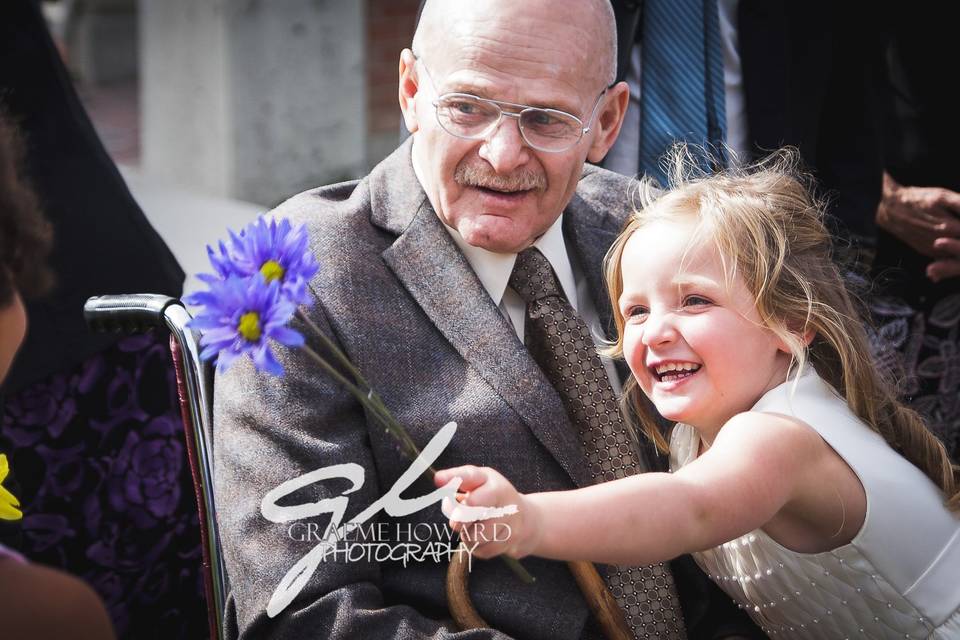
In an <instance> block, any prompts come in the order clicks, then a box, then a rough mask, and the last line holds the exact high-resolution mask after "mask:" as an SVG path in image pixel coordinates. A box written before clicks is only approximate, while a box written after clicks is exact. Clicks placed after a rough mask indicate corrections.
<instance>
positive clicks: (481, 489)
mask: <svg viewBox="0 0 960 640" xmlns="http://www.w3.org/2000/svg"><path fill="white" fill-rule="evenodd" d="M456 477H459V478H462V479H463V483H462V484H461V485H460V491H462V492H464V493H463V494H462V497H461V498H458V502H457V503H451V502H449V501H447V500H445V501H444V504H443V513H444V515H446V516H447V517H448V518H450V528H451V529H453V530H454V531H459V532H460V539H461V540H463V541H464V542H465V543H466V544H467V546H468V547H470V548H471V549H472V550H473V551H472V552H473V555H474V556H476V557H478V558H482V559H487V558H493V557H494V556H498V555H500V554H507V555H508V556H511V557H514V558H522V557H524V556H526V555H529V554H530V553H532V552H533V550H534V549H535V548H536V544H537V540H538V539H539V537H540V533H541V526H540V517H539V515H538V512H537V511H536V509H535V508H534V506H533V505H532V504H531V503H530V501H529V500H528V499H527V498H526V497H525V496H524V495H523V494H521V493H519V492H518V491H517V490H516V489H515V488H514V487H513V485H512V484H510V481H509V480H507V479H506V478H504V477H503V475H501V474H500V473H499V472H497V471H495V470H493V469H490V468H489V467H475V466H472V465H467V466H463V467H455V468H452V469H444V470H442V471H438V472H437V474H436V475H435V476H434V479H433V480H434V483H435V484H436V485H437V486H438V487H441V486H443V485H445V484H446V483H447V482H449V481H450V480H452V479H454V478H456ZM474 545H476V548H474Z"/></svg>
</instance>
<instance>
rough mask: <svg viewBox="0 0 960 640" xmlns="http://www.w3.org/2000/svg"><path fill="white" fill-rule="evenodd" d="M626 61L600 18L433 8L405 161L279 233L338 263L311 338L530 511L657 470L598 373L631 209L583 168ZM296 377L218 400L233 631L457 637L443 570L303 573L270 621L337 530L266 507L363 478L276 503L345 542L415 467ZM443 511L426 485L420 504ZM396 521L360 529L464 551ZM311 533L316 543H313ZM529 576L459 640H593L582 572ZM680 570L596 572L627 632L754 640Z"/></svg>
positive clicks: (411, 95) (606, 372)
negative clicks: (341, 473) (607, 258)
mask: <svg viewBox="0 0 960 640" xmlns="http://www.w3.org/2000/svg"><path fill="white" fill-rule="evenodd" d="M615 60H616V36H615V25H614V19H613V14H612V11H611V9H610V6H609V3H608V1H607V0H590V1H585V0H565V1H557V0H525V1H524V2H515V1H513V0H482V1H480V0H443V1H440V0H433V1H431V2H428V3H427V4H426V6H425V7H424V10H423V15H422V18H421V21H420V24H419V26H418V29H417V33H416V36H415V38H414V45H413V50H412V51H411V50H404V51H403V52H402V53H401V55H400V86H399V96H400V105H401V108H402V110H403V115H404V119H405V122H406V125H407V127H408V128H409V129H410V131H411V132H412V134H413V135H412V136H411V139H410V140H408V141H407V142H406V143H405V144H404V145H403V146H401V147H400V148H399V149H397V151H396V152H394V153H393V154H392V155H391V156H390V157H389V158H387V159H386V160H385V161H384V162H382V163H381V164H380V165H379V166H377V167H376V168H375V169H374V170H373V171H372V172H371V174H370V175H369V176H367V177H366V178H364V179H363V180H360V181H359V182H350V183H344V184H339V185H334V186H330V187H324V188H320V189H316V190H313V191H309V192H307V193H304V194H301V195H299V196H296V197H295V198H293V199H291V200H289V201H288V202H286V203H285V204H283V205H281V206H280V207H279V208H278V209H277V210H276V211H275V212H273V215H274V216H276V217H285V218H289V219H290V220H291V221H292V222H294V223H295V224H299V223H305V224H306V225H307V226H308V229H309V233H310V241H311V247H312V250H313V251H314V252H315V253H316V256H317V258H318V259H319V261H320V263H321V269H320V272H319V274H318V275H317V276H316V279H315V280H314V282H313V286H314V288H315V290H316V291H317V292H318V295H319V298H320V300H319V304H318V305H316V306H314V307H313V308H312V309H311V311H310V314H311V316H312V319H313V321H314V322H315V323H316V325H317V326H318V327H319V328H320V330H322V331H324V332H325V333H326V334H327V335H328V336H330V338H332V339H333V340H335V341H336V342H337V343H338V344H339V345H340V346H341V347H342V348H343V350H344V351H345V352H346V353H347V354H348V355H349V357H350V358H351V359H352V361H353V362H354V364H355V365H356V366H357V367H358V368H359V370H360V371H361V372H363V374H364V375H365V376H366V378H367V379H368V380H369V382H370V383H371V385H372V386H373V388H375V389H376V390H377V392H378V393H379V395H380V396H381V397H382V398H383V400H384V402H385V403H386V405H387V406H388V407H389V408H390V410H391V411H392V412H393V414H394V415H395V416H396V417H397V419H398V420H399V422H400V423H401V424H403V425H405V426H406V428H407V430H408V431H409V433H410V435H411V437H412V438H413V440H414V441H415V442H416V443H417V444H418V446H420V447H423V446H424V445H425V444H426V443H427V442H429V441H430V440H431V438H432V437H433V436H434V435H435V434H436V433H437V432H438V430H439V428H440V427H441V426H442V425H443V424H444V423H446V422H448V421H456V422H457V423H458V431H457V432H456V435H455V437H454V438H453V440H452V441H451V442H450V443H449V445H448V446H447V447H446V449H445V450H444V451H443V452H442V454H441V457H440V458H439V461H438V462H439V463H440V464H442V465H444V466H455V465H459V464H464V463H474V464H487V465H491V466H495V467H496V468H498V469H502V470H504V472H505V473H507V474H508V475H509V476H510V477H511V479H512V480H513V481H514V482H515V483H516V485H517V486H518V487H519V488H521V490H532V489H561V488H569V487H572V486H575V485H584V484H589V483H592V482H595V481H597V480H598V479H601V478H604V477H607V478H612V477H618V476H622V475H624V474H626V473H635V472H640V471H642V470H645V469H649V468H650V467H651V466H652V465H656V464H657V462H656V460H654V459H653V457H652V456H651V455H650V454H649V451H647V450H646V448H645V447H643V446H640V445H639V444H638V443H636V442H635V441H634V440H632V439H631V438H630V437H629V435H628V432H627V431H626V430H625V429H624V426H623V423H622V420H621V419H620V417H619V414H618V412H617V407H616V402H615V396H614V393H613V391H612V389H611V381H612V382H613V384H615V385H619V377H618V374H617V371H616V370H615V368H614V367H613V366H612V365H610V364H609V363H607V364H606V365H604V364H603V363H601V361H600V360H599V358H598V357H597V356H596V352H595V349H594V344H593V342H592V341H591V340H590V335H591V333H592V334H593V335H595V336H596V335H600V334H601V332H602V330H603V328H605V327H607V326H609V323H608V319H609V314H610V310H609V302H608V301H607V300H606V297H605V294H604V287H603V284H602V277H601V261H602V258H603V255H604V253H605V251H606V249H607V247H608V246H609V244H610V242H611V241H612V240H613V238H614V237H615V235H616V233H617V231H618V229H619V227H620V225H621V221H622V220H623V218H624V216H625V215H626V214H627V212H628V211H629V209H630V204H629V183H628V181H627V180H626V179H624V178H621V177H619V176H616V175H615V174H612V173H609V172H606V171H603V170H600V169H596V168H593V167H589V168H585V167H584V163H585V161H586V160H590V161H591V162H597V161H599V160H601V159H602V158H603V156H604V155H605V154H606V152H607V150H608V149H609V148H610V146H611V145H612V144H613V141H614V139H615V138H616V136H617V133H618V131H619V128H620V125H621V121H622V119H623V114H624V110H625V108H626V104H627V99H628V96H627V87H626V85H625V84H624V83H618V84H613V81H614V73H615V66H616V64H615ZM585 323H586V324H585ZM595 339H596V338H595ZM525 344H526V345H528V347H525ZM283 364H284V366H285V368H286V371H287V373H286V375H285V377H283V378H282V379H279V380H278V379H276V378H270V377H267V376H263V375H260V374H257V373H256V372H254V371H253V369H252V367H251V366H249V363H245V364H241V365H237V366H236V367H235V368H234V369H231V370H230V371H229V372H228V373H227V374H225V375H223V376H220V377H218V379H217V393H216V402H215V422H216V426H215V431H216V434H217V438H218V440H217V443H216V455H217V487H216V490H217V494H218V500H219V503H218V510H219V515H220V518H221V523H222V524H221V526H222V537H223V546H224V551H225V554H226V561H227V568H228V572H229V578H230V582H231V596H230V605H229V607H228V620H227V629H228V632H229V635H231V636H241V637H249V638H253V637H256V638H260V637H270V638H306V637H317V636H319V637H326V638H414V637H417V638H419V637H424V638H425V637H431V638H437V637H446V635H447V634H453V633H454V632H455V631H456V627H455V625H454V623H453V621H452V620H451V619H450V614H449V613H448V610H447V601H446V596H445V592H444V575H445V572H446V568H447V558H446V557H444V558H443V559H442V560H441V561H436V560H435V559H433V558H420V559H416V560H411V559H409V558H405V560H400V559H397V558H396V557H394V559H393V560H392V561H388V562H376V561H375V560H376V558H372V557H371V556H370V555H364V556H363V557H359V556H357V557H352V556H348V555H347V554H343V555H331V556H328V557H327V558H325V559H323V560H322V561H320V562H319V564H317V566H316V570H315V571H314V572H313V573H312V574H310V573H309V571H308V572H307V574H304V576H307V575H309V578H307V579H306V580H305V581H304V582H303V584H299V583H297V584H296V585H295V586H296V588H294V589H292V593H293V595H292V597H291V598H290V599H287V600H283V599H281V600H279V601H278V600H277V599H276V598H275V599H274V600H272V601H271V596H272V594H274V592H275V590H276V589H277V586H278V584H279V583H280V582H281V579H283V577H284V576H285V575H286V574H287V572H288V570H290V569H291V567H293V566H294V565H296V564H297V563H298V561H300V559H301V558H303V557H304V556H305V555H307V554H308V553H309V552H310V551H311V549H312V548H314V546H315V545H317V543H318V540H319V539H320V538H321V537H322V534H323V531H324V528H325V527H326V526H327V523H328V522H329V520H330V518H329V517H326V516H320V517H316V518H314V519H313V521H311V522H309V523H303V522H298V523H294V524H295V525H297V526H296V527H295V526H292V525H291V524H289V523H274V522H271V521H269V520H268V519H266V518H265V517H264V515H263V513H262V512H261V501H262V500H263V498H264V496H265V494H267V492H269V491H271V490H272V489H274V488H275V487H277V486H279V485H281V484H282V483H284V482H286V481H289V480H292V479H294V478H298V477H300V476H302V475H304V474H307V473H309V472H312V471H314V470H317V469H319V468H326V467H329V466H330V465H334V464H347V463H355V464H359V465H362V467H363V469H364V470H365V475H364V477H363V479H362V484H360V483H354V484H353V485H352V486H351V484H350V483H349V482H347V481H345V480H339V479H332V480H331V479H327V480H325V481H322V482H319V481H318V482H314V483H312V484H308V485H307V486H305V487H303V488H301V489H300V490H299V491H297V492H296V494H294V495H291V496H288V497H287V498H285V499H284V500H282V501H281V502H280V504H281V505H286V506H291V505H303V504H307V503H310V502H315V501H319V500H321V499H337V498H338V499H340V500H341V505H345V508H346V514H345V516H344V518H343V521H344V522H346V521H347V520H348V519H350V518H352V517H354V516H355V515H356V514H357V513H358V512H360V511H361V510H362V509H366V508H367V507H368V506H369V505H371V504H372V503H374V502H375V501H376V500H378V499H379V498H380V497H381V496H382V495H383V494H384V493H386V492H387V491H388V490H389V489H390V488H391V487H392V486H394V484H395V483H396V482H397V480H398V478H400V477H401V475H402V474H403V473H404V471H405V470H406V468H407V467H408V465H409V464H410V461H409V460H407V459H405V458H404V457H403V456H402V455H401V454H400V453H399V452H398V451H397V447H396V445H395V443H394V441H393V440H392V439H391V437H390V436H389V435H387V434H385V433H384V431H383V429H382V427H380V426H379V425H378V423H377V422H376V421H375V420H374V419H373V417H372V416H370V415H367V414H365V412H364V411H363V409H362V408H361V406H360V404H359V403H358V402H356V401H355V400H354V399H353V397H352V396H350V395H349V394H348V393H347V391H346V390H345V389H344V388H342V387H341V386H340V385H338V384H337V383H336V382H335V381H333V380H332V379H331V378H330V377H329V376H327V375H325V374H324V373H323V372H322V370H320V369H319V368H318V367H317V366H316V365H315V364H314V363H313V362H312V361H310V360H309V359H308V358H306V357H304V355H303V354H302V352H300V351H298V350H290V351H287V352H285V353H284V354H283ZM358 485H359V486H358ZM431 490H432V485H431V484H430V482H429V480H428V479H427V478H425V477H424V478H421V479H420V480H419V481H418V483H417V484H414V485H413V486H412V487H411V488H409V489H408V490H407V491H406V492H405V493H404V497H407V498H409V497H414V496H419V495H424V494H427V493H429V492H430V491H431ZM379 515H380V518H379V520H378V521H377V522H376V523H375V524H376V526H374V525H373V524H372V521H371V522H367V523H366V528H364V529H361V531H363V535H362V539H363V540H364V541H366V542H370V540H371V539H375V540H376V543H377V544H380V545H381V548H383V547H384V546H385V547H390V548H393V549H396V548H398V547H400V548H402V545H403V544H405V543H408V542H416V543H424V542H426V541H427V540H428V539H429V540H431V541H434V540H435V541H438V542H443V541H444V540H445V538H444V536H443V532H444V528H443V523H444V522H445V519H444V517H443V516H442V515H441V513H440V509H439V508H438V506H437V505H432V506H431V507H430V508H427V509H423V510H419V511H417V512H415V513H412V514H407V515H405V516H399V517H389V516H387V515H386V514H384V513H381V514H379ZM305 524H313V525H314V528H313V531H315V532H317V531H319V532H320V535H319V536H309V535H305V534H307V533H309V532H310V531H311V529H310V528H309V527H306V526H303V525H305ZM354 542H356V540H354ZM524 564H525V566H526V568H527V569H528V570H529V571H530V573H532V574H533V575H534V576H535V577H536V579H537V581H536V583H535V584H532V585H527V584H524V583H523V582H521V581H520V580H518V579H517V577H516V576H515V575H513V574H512V573H511V572H510V571H509V570H507V568H506V567H505V565H504V564H503V563H501V562H499V561H489V562H480V561H476V562H474V563H473V569H472V573H471V577H470V593H471V596H472V599H473V602H474V604H475V606H476V608H477V609H478V611H479V613H480V614H481V615H482V616H483V617H484V618H485V619H486V621H487V622H488V623H489V624H490V625H491V626H492V627H494V628H495V629H496V631H492V630H487V631H474V632H471V633H470V634H469V635H464V636H462V637H505V636H504V634H506V635H507V636H518V637H524V638H550V639H557V638H570V639H573V638H584V637H596V636H597V632H598V631H597V623H596V622H595V621H594V620H593V618H592V616H591V615H590V613H589V610H588V607H587V605H586V603H585V600H584V598H583V596H582V595H581V593H580V591H579V590H578V588H577V586H576V583H575V581H574V579H573V577H572V576H571V574H570V572H569V571H568V569H567V567H566V565H563V564H560V563H556V562H549V561H544V560H539V559H530V560H527V561H525V562H524ZM676 566H677V567H679V568H678V569H676V570H674V571H671V568H670V567H668V566H653V567H643V568H621V567H603V568H601V572H602V573H603V575H604V577H605V579H606V580H607V582H608V584H609V585H610V586H611V590H612V592H613V594H614V596H615V597H616V598H617V601H618V602H619V603H620V605H621V606H622V607H623V610H624V613H625V616H626V619H627V622H628V624H629V626H630V627H631V628H632V630H633V632H634V634H635V635H636V636H637V637H649V638H655V637H656V638H683V637H687V634H688V632H689V636H690V637H726V636H727V635H729V634H731V633H735V632H736V631H737V629H738V628H737V627H730V626H725V625H728V623H729V619H728V617H727V612H726V611H722V612H718V607H717V606H714V605H715V604H716V603H715V601H712V600H711V598H712V597H713V595H712V593H711V592H709V591H708V590H707V589H708V588H707V587H706V586H705V578H704V577H703V576H702V575H698V574H696V573H695V572H692V571H691V568H690V566H689V565H682V566H681V565H680V564H676ZM678 594H679V598H678ZM681 600H682V608H681ZM278 602H279V603H280V604H278ZM723 604H724V603H720V605H719V606H720V608H722V606H723ZM725 604H727V605H728V604H729V603H725ZM734 624H737V623H734ZM458 637H461V636H458Z"/></svg>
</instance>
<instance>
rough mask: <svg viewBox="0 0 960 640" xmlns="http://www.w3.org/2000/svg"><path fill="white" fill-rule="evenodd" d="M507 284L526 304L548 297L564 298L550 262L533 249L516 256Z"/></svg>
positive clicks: (537, 250)
mask: <svg viewBox="0 0 960 640" xmlns="http://www.w3.org/2000/svg"><path fill="white" fill-rule="evenodd" d="M508 284H509V285H510V287H511V288H512V289H513V290H514V291H516V292H517V294H518V295H519V296H520V298H522V299H523V301H524V302H526V303H527V304H530V303H531V302H534V301H536V300H541V299H543V298H548V297H550V296H557V297H558V298H563V297H564V295H563V291H562V290H561V289H560V283H559V282H557V276H556V274H555V273H554V272H553V267H551V266H550V262H549V261H548V260H547V258H546V257H545V256H544V255H543V254H542V253H540V250H539V249H535V248H533V247H530V248H529V249H524V250H523V251H521V252H520V253H518V254H517V262H516V263H515V264H514V265H513V272H512V273H511V274H510V281H509V283H508Z"/></svg>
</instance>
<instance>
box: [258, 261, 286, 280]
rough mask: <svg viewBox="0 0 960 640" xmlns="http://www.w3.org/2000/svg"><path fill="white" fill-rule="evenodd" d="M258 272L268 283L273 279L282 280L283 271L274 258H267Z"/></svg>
mask: <svg viewBox="0 0 960 640" xmlns="http://www.w3.org/2000/svg"><path fill="white" fill-rule="evenodd" d="M260 274H261V275H262V276H263V280H264V282H266V283H268V284H269V283H271V282H273V281H274V280H283V274H284V271H283V267H281V266H280V263H279V262H277V261H276V260H267V261H266V262H264V263H263V266H262V267H260Z"/></svg>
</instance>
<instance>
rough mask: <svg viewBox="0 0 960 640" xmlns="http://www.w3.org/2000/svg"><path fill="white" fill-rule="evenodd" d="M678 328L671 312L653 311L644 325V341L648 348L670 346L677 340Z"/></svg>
mask: <svg viewBox="0 0 960 640" xmlns="http://www.w3.org/2000/svg"><path fill="white" fill-rule="evenodd" d="M677 335H678V334H677V327H676V325H675V324H674V317H673V314H672V313H671V312H670V311H654V310H651V311H650V312H649V315H648V316H647V319H646V320H645V321H644V323H643V337H642V341H643V344H645V345H646V346H648V347H655V346H657V345H663V344H668V343H670V342H673V341H675V340H676V339H677Z"/></svg>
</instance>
